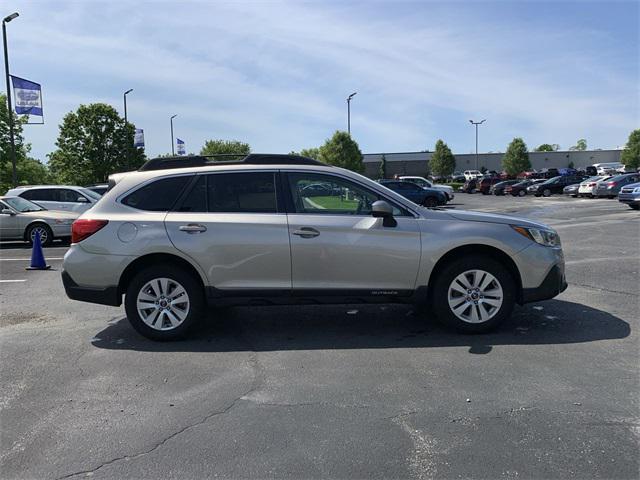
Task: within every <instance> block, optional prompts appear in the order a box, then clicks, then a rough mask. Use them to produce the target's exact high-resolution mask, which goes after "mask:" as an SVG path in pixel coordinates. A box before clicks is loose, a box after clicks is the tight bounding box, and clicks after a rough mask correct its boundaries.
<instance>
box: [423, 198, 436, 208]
mask: <svg viewBox="0 0 640 480" xmlns="http://www.w3.org/2000/svg"><path fill="white" fill-rule="evenodd" d="M422 205H424V206H425V207H427V208H433V207H437V206H438V200H436V199H435V198H434V197H427V198H425V199H424V202H423V204H422Z"/></svg>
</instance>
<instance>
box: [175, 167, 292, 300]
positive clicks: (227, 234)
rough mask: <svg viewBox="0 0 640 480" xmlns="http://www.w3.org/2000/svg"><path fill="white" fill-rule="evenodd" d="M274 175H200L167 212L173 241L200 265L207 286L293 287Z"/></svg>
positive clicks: (250, 291) (269, 289) (251, 289)
mask: <svg viewBox="0 0 640 480" xmlns="http://www.w3.org/2000/svg"><path fill="white" fill-rule="evenodd" d="M276 178H277V173H275V172H273V171H270V172H241V173H213V174H206V175H204V174H203V175H200V176H199V178H198V179H197V181H196V183H195V185H194V186H193V188H192V189H191V191H190V192H189V193H188V194H187V196H186V197H185V198H184V200H183V201H181V202H180V203H179V205H178V206H177V207H176V208H175V209H174V211H172V212H170V213H168V214H167V216H166V218H165V225H166V228H167V233H168V234H169V238H170V239H171V242H173V244H174V245H175V247H176V248H178V249H179V250H181V251H182V252H183V253H184V254H185V255H187V256H190V257H191V258H193V260H194V261H195V262H197V263H198V264H199V265H200V267H201V268H202V270H203V271H204V272H205V273H206V275H207V278H208V280H209V285H210V286H212V287H214V288H216V289H218V290H221V291H223V290H227V291H232V292H228V293H234V294H242V292H243V291H246V293H247V294H249V295H251V294H255V293H257V292H256V290H264V291H265V293H269V292H272V293H273V292H274V291H275V290H286V292H287V293H288V292H289V291H290V290H291V254H290V249H289V234H288V230H287V216H286V214H285V213H284V211H283V210H282V209H281V208H280V207H279V206H278V204H277V195H276ZM221 293H223V292H221Z"/></svg>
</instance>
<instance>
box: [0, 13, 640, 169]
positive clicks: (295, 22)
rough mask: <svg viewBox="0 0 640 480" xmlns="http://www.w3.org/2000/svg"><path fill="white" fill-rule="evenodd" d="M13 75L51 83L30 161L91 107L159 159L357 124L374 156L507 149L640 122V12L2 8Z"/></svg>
mask: <svg viewBox="0 0 640 480" xmlns="http://www.w3.org/2000/svg"><path fill="white" fill-rule="evenodd" d="M0 6H2V8H1V9H0V10H1V11H0V15H1V16H3V17H4V16H5V15H8V14H10V13H11V12H13V11H18V12H19V13H20V17H19V18H17V19H15V20H13V21H12V22H11V23H10V24H8V25H7V30H8V36H9V61H10V70H11V73H12V74H14V75H16V76H20V77H23V78H27V79H29V80H32V81H36V82H38V83H41V84H42V89H43V90H42V91H43V101H44V111H45V125H29V126H26V127H25V140H26V141H27V142H30V143H31V145H32V155H33V156H34V157H36V158H39V159H41V160H43V161H46V160H47V157H46V156H47V154H48V153H51V152H52V151H54V150H55V148H56V147H55V142H56V139H57V136H58V131H59V128H58V126H59V125H60V123H61V122H62V119H63V117H64V115H65V114H67V113H68V112H70V111H73V110H75V109H77V107H78V106H79V105H80V104H87V103H92V102H105V103H108V104H110V105H113V106H114V107H115V108H116V109H117V110H118V111H119V112H120V113H121V114H123V100H122V94H123V92H124V91H125V90H128V89H130V88H133V92H132V93H130V94H129V95H128V97H127V98H128V103H127V107H128V118H129V121H130V122H132V123H134V124H135V125H136V127H137V128H142V129H144V133H145V140H146V153H147V155H148V156H154V155H157V154H163V153H167V152H170V151H171V133H170V123H169V118H170V116H171V115H174V114H175V115H177V117H176V118H175V119H174V130H175V136H176V137H178V138H181V139H182V140H184V141H185V143H186V146H187V151H188V152H194V153H198V152H199V150H200V148H201V146H202V145H203V143H204V142H205V141H206V140H208V139H217V138H221V139H229V140H231V139H235V140H241V141H245V142H248V143H249V144H250V145H251V148H252V151H254V152H264V153H288V152H289V151H292V150H295V151H299V150H300V149H302V148H308V147H316V146H319V145H321V144H322V143H323V142H324V141H325V140H326V139H327V138H329V137H330V136H331V135H332V134H333V133H334V132H335V131H336V130H346V129H347V104H346V98H347V96H348V95H349V94H350V93H352V92H357V95H356V96H355V97H354V98H353V100H352V102H351V134H352V137H353V138H354V139H355V140H356V141H357V142H358V143H359V145H360V149H361V150H362V152H363V153H380V152H388V153H390V152H403V151H421V150H433V148H434V145H435V142H436V140H438V139H440V138H441V139H443V140H444V141H445V142H447V143H448V145H449V146H450V147H451V149H452V150H453V151H454V153H470V152H472V151H475V131H474V128H473V126H472V125H471V124H470V123H469V120H470V119H474V120H482V119H486V122H485V124H483V125H482V126H481V127H480V131H479V132H480V140H479V150H480V151H481V152H482V151H494V152H495V151H504V150H505V149H506V147H507V145H508V143H509V142H510V141H511V140H512V139H513V138H514V137H516V136H519V137H522V138H524V140H525V142H526V143H527V145H528V146H529V148H530V149H533V148H535V147H536V146H537V145H539V144H541V143H557V144H559V145H560V146H561V148H562V149H568V148H569V147H570V146H572V145H574V144H575V143H576V140H577V139H579V138H585V139H587V142H588V146H589V148H602V149H609V148H617V147H619V146H623V145H624V144H625V142H626V139H627V137H628V135H629V133H630V131H631V130H632V129H635V128H639V127H640V101H639V97H640V95H639V93H640V90H639V85H640V74H639V64H640V47H639V45H640V39H639V23H640V2H637V1H629V2H623V1H607V2H596V1H580V2H579V1H572V2H561V1H554V2H540V1H530V2H523V1H498V2H483V1H448V2H430V1H421V2H402V1H392V2H385V1H373V0H371V1H366V2H348V1H341V2H328V1H324V2H321V1H308V2H301V1H282V2H264V1H263V2H244V1H234V2H215V1H200V2H194V1H191V2H190V1H181V2H176V1H171V2H169V1H138V2H130V1H118V0H112V1H109V2H98V1H91V0H84V1H71V2H70V1H65V0H57V1H49V2H45V1H29V0H26V1H25V0H20V1H16V0H1V1H0Z"/></svg>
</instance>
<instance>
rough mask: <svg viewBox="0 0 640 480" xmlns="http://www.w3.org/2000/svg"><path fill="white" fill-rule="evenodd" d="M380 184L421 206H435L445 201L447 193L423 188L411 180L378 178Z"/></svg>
mask: <svg viewBox="0 0 640 480" xmlns="http://www.w3.org/2000/svg"><path fill="white" fill-rule="evenodd" d="M380 184H381V185H384V186H385V187H387V188H388V189H390V190H393V191H394V192H396V193H399V194H400V195H402V196H403V197H404V198H407V199H409V200H411V201H412V202H413V203H417V204H418V205H422V206H423V207H437V206H440V205H444V204H446V203H447V195H446V194H445V193H444V192H443V191H440V190H436V189H434V188H423V187H421V186H419V185H416V184H415V183H413V182H403V181H398V180H380Z"/></svg>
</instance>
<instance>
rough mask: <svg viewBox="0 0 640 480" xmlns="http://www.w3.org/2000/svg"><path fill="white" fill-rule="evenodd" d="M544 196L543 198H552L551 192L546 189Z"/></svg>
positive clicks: (543, 192)
mask: <svg viewBox="0 0 640 480" xmlns="http://www.w3.org/2000/svg"><path fill="white" fill-rule="evenodd" d="M542 196H543V197H550V196H551V190H549V189H548V188H545V189H544V190H543V191H542Z"/></svg>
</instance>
